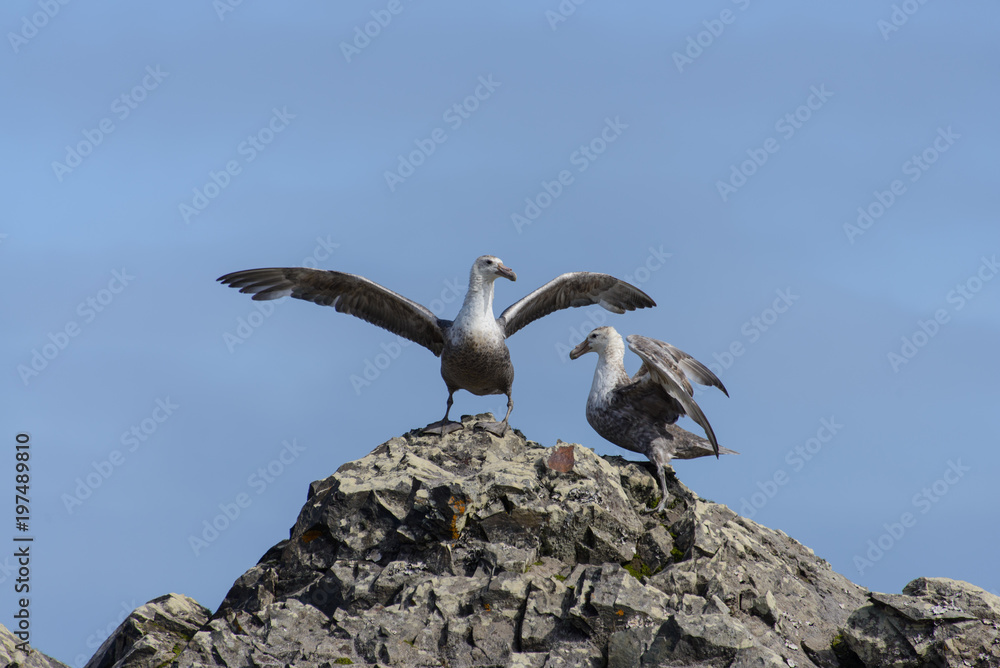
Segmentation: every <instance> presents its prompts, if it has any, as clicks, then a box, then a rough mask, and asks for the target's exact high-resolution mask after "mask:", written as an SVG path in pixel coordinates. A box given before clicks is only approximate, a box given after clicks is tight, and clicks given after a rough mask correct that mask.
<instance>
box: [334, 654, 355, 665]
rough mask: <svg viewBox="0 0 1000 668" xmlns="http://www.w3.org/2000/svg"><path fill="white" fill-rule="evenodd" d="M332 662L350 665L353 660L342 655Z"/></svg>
mask: <svg viewBox="0 0 1000 668" xmlns="http://www.w3.org/2000/svg"><path fill="white" fill-rule="evenodd" d="M334 663H336V664H337V665H340V666H350V665H351V664H353V663H354V662H353V661H351V660H350V659H349V658H347V657H346V656H342V657H340V658H339V659H337V660H336V661H334Z"/></svg>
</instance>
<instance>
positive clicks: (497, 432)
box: [474, 420, 507, 438]
mask: <svg viewBox="0 0 1000 668" xmlns="http://www.w3.org/2000/svg"><path fill="white" fill-rule="evenodd" d="M474 428H475V430H476V431H479V430H480V429H482V430H483V431H488V432H490V433H491V434H493V435H494V436H496V437H498V438H503V435H504V434H506V433H507V421H506V420H504V421H503V422H477V423H476V426H475V427H474Z"/></svg>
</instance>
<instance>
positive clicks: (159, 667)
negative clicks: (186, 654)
mask: <svg viewBox="0 0 1000 668" xmlns="http://www.w3.org/2000/svg"><path fill="white" fill-rule="evenodd" d="M183 650H184V648H183V647H181V646H180V645H174V646H173V648H172V649H171V650H170V652H171V653H172V654H173V656H172V657H170V658H169V659H167V660H166V661H164V662H163V663H161V664H158V665H157V666H156V668H166V667H167V666H169V665H170V664H171V663H173V662H174V661H176V660H177V657H178V656H180V655H181V652H182V651H183Z"/></svg>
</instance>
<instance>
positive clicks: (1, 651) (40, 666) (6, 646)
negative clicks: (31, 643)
mask: <svg viewBox="0 0 1000 668" xmlns="http://www.w3.org/2000/svg"><path fill="white" fill-rule="evenodd" d="M21 642H22V641H21V640H20V639H19V638H18V637H17V636H15V635H14V634H13V633H12V632H11V631H10V629H8V628H7V627H6V626H4V625H3V624H0V666H2V667H3V668H8V667H9V668H68V667H67V666H66V664H64V663H59V662H58V661H56V660H55V659H53V658H52V657H49V656H45V655H44V654H42V653H41V652H39V651H38V650H37V649H33V648H29V650H28V651H27V652H22V651H20V650H18V649H17V646H18V645H19V644H20V643H21Z"/></svg>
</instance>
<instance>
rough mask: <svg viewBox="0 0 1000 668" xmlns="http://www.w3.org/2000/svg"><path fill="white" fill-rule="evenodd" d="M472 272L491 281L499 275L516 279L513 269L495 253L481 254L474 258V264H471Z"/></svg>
mask: <svg viewBox="0 0 1000 668" xmlns="http://www.w3.org/2000/svg"><path fill="white" fill-rule="evenodd" d="M472 273H474V274H476V275H478V276H479V277H480V278H481V279H482V280H484V281H489V282H491V283H492V282H493V281H495V280H496V279H498V278H501V277H503V278H508V279H510V280H512V281H516V280H517V274H515V273H514V270H513V269H511V268H510V267H508V266H507V265H505V264H504V263H503V261H502V260H501V259H500V258H498V257H496V256H495V255H481V256H479V257H478V258H476V262H475V264H473V265H472Z"/></svg>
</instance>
